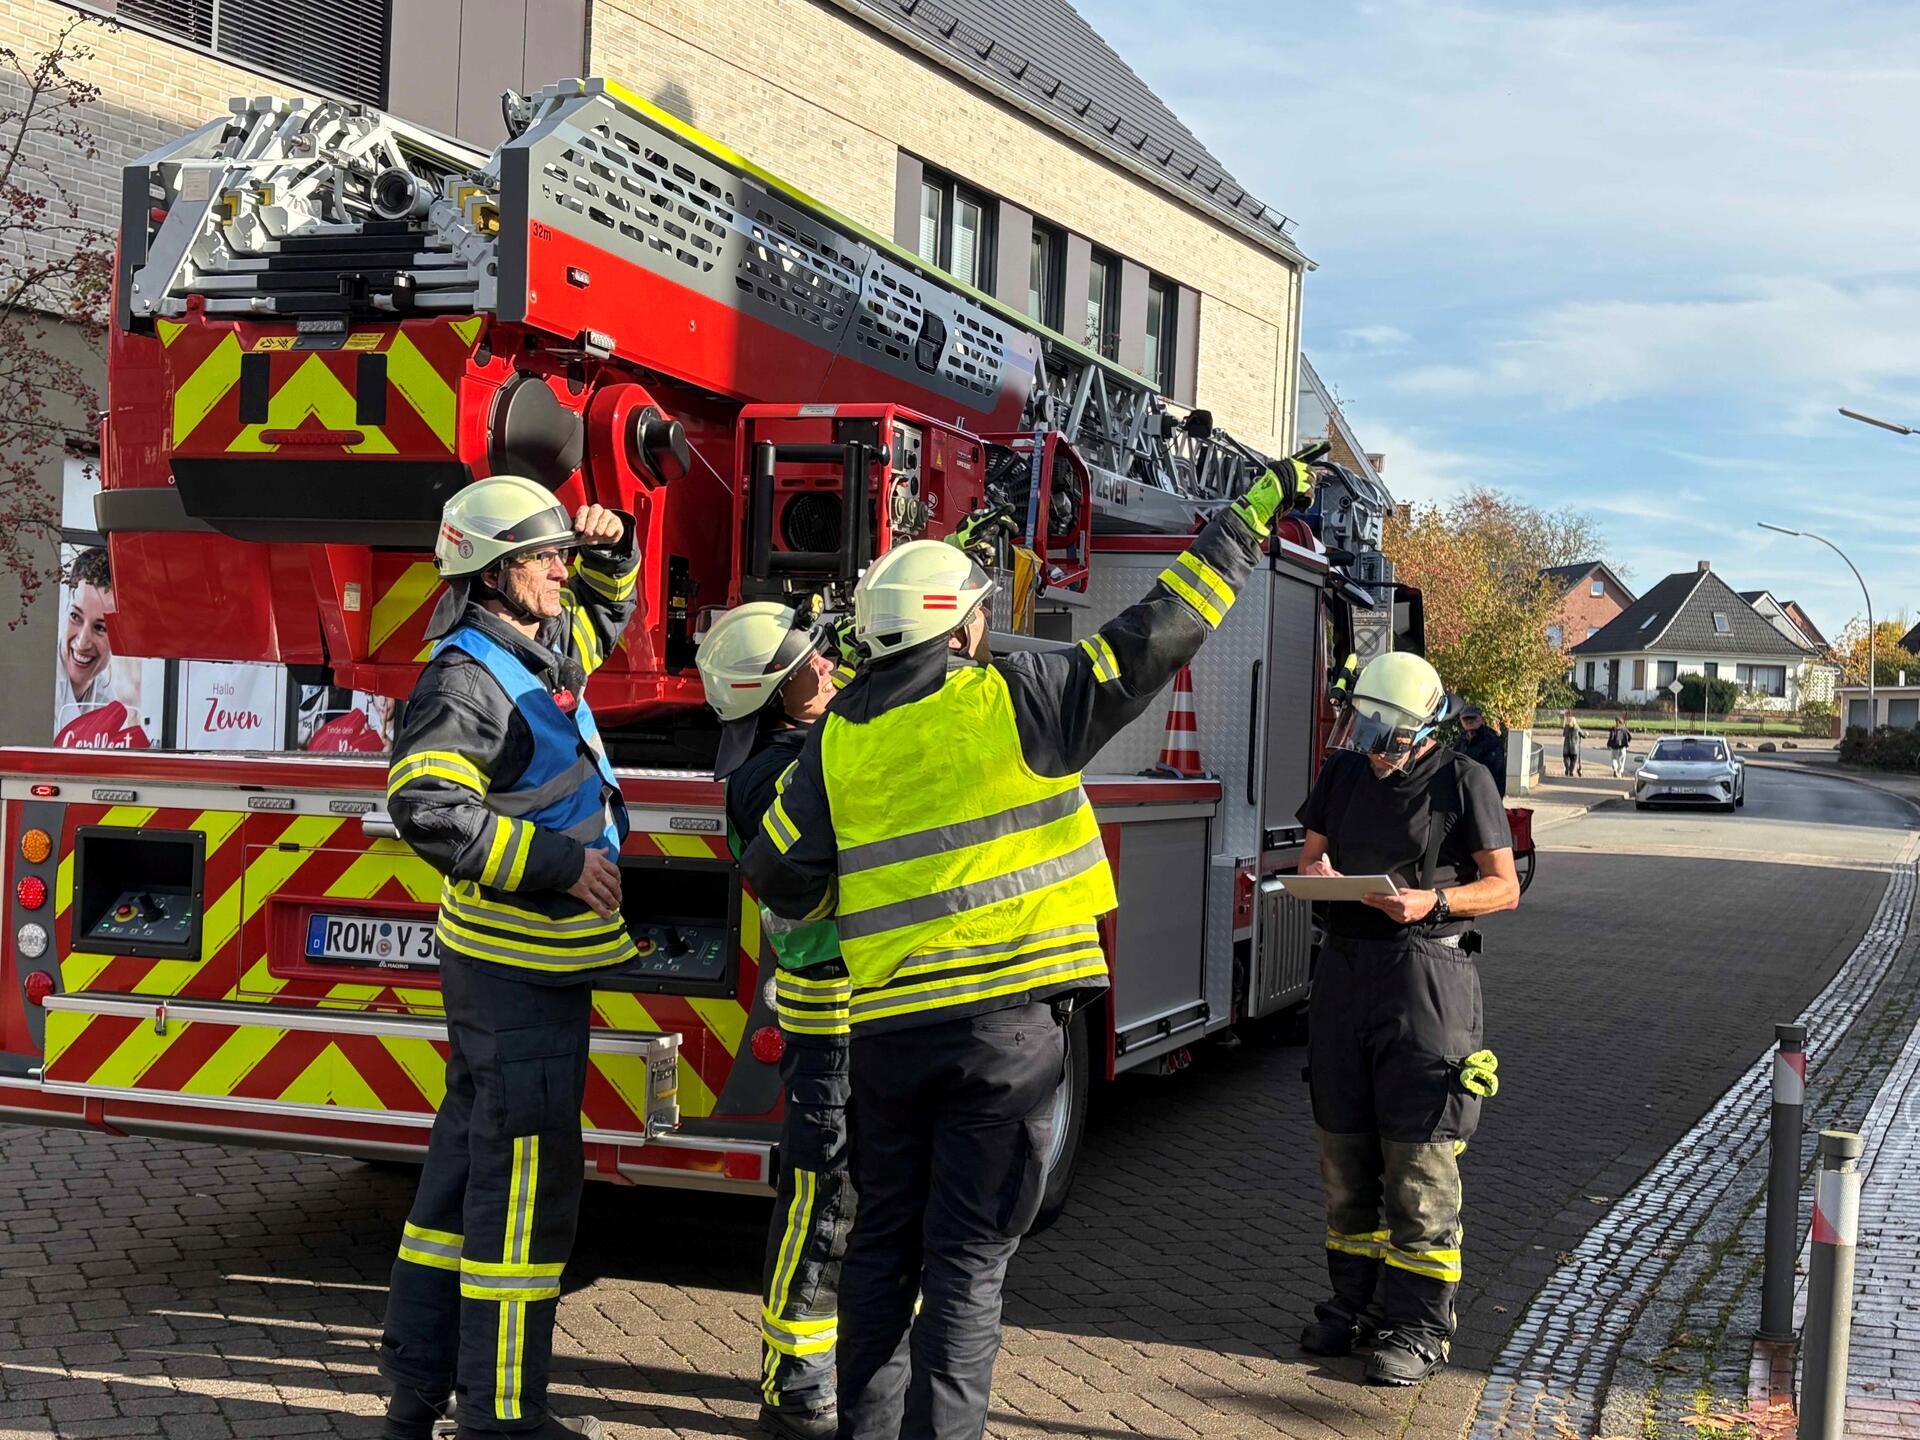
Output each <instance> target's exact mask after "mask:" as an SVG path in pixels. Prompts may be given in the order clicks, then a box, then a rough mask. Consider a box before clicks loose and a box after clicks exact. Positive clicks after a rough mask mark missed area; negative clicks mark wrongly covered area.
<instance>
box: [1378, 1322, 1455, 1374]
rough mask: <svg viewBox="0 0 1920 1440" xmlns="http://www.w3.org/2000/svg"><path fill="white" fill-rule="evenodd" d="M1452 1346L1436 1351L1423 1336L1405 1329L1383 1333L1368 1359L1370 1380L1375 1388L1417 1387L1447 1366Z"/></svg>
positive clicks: (1445, 1343)
mask: <svg viewBox="0 0 1920 1440" xmlns="http://www.w3.org/2000/svg"><path fill="white" fill-rule="evenodd" d="M1449 1348H1450V1347H1449V1346H1448V1344H1447V1342H1446V1341H1444V1340H1442V1341H1441V1342H1440V1343H1439V1345H1438V1347H1437V1348H1436V1347H1435V1345H1434V1343H1433V1342H1432V1341H1431V1340H1429V1339H1428V1338H1427V1337H1426V1336H1424V1335H1409V1334H1408V1333H1407V1332H1406V1331H1404V1330H1382V1331H1381V1332H1380V1336H1379V1339H1378V1340H1377V1341H1376V1342H1375V1344H1374V1349H1373V1354H1372V1355H1371V1356H1369V1357H1368V1359H1367V1380H1368V1382H1369V1383H1371V1384H1374V1385H1418V1384H1419V1383H1420V1382H1421V1381H1422V1380H1425V1379H1426V1378H1427V1377H1428V1376H1429V1375H1432V1374H1433V1373H1434V1372H1435V1371H1437V1370H1439V1369H1440V1368H1441V1367H1442V1366H1443V1365H1445V1364H1446V1363H1447V1351H1448V1349H1449Z"/></svg>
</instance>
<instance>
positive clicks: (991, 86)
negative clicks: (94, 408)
mask: <svg viewBox="0 0 1920 1440" xmlns="http://www.w3.org/2000/svg"><path fill="white" fill-rule="evenodd" d="M76 13H80V14H95V15H101V16H109V17H112V18H114V19H116V20H117V21H118V22H119V26H118V29H117V30H113V31H109V30H106V29H104V28H102V29H95V28H93V27H88V31H89V33H87V34H86V35H85V36H84V37H83V38H84V41H85V43H86V44H87V45H88V46H89V47H90V48H91V49H92V51H93V55H92V57H91V58H90V59H88V60H86V61H84V62H83V63H81V64H78V65H76V66H74V67H73V68H74V69H75V70H76V72H77V73H78V74H79V75H80V76H81V78H83V79H86V80H90V81H92V82H94V83H96V84H98V85H99V87H100V90H101V94H100V98H99V101H98V103H97V104H95V105H93V106H91V107H89V109H88V112H87V114H86V117H85V118H86V120H87V123H89V124H90V126H91V128H92V129H93V131H94V133H95V135H96V137H97V139H98V141H99V145H100V151H101V153H100V155H99V158H98V160H97V161H96V162H95V163H94V164H92V165H91V166H87V167H85V168H84V169H80V168H76V167H75V166H74V165H73V163H72V162H71V161H69V160H67V159H65V158H63V159H62V161H61V163H62V165H63V167H64V168H63V171H62V178H63V179H64V180H65V181H66V182H67V183H68V185H69V187H70V188H71V190H72V191H73V193H75V194H76V195H78V196H80V197H81V198H82V199H83V200H84V202H85V204H86V207H87V210H88V212H89V213H88V218H89V219H90V220H93V221H95V222H97V223H99V224H100V225H101V226H103V227H107V226H111V225H112V223H113V222H114V219H115V217H114V214H113V207H114V204H115V203H116V197H117V195H118V183H119V182H118V168H119V166H120V165H121V164H122V163H123V162H124V161H126V160H127V159H129V158H132V157H134V156H137V155H139V154H141V153H143V152H145V151H147V150H149V149H151V148H153V147H155V146H157V145H158V144H160V143H161V142H162V141H164V140H167V139H171V138H173V137H175V136H178V135H180V134H183V133H185V132H187V131H188V130H191V129H194V128H197V127H198V126H200V125H202V124H205V123H206V122H207V121H208V120H211V119H215V118H218V117H220V116H221V115H223V114H224V113H225V112H226V108H227V101H228V99H229V97H231V96H235V95H257V94H316V93H318V94H333V95H339V96H345V97H348V98H353V99H361V100H365V101H368V102H370V103H373V104H376V105H379V106H382V107H383V108H386V109H388V110H391V111H393V112H394V113H396V114H398V115H400V116H401V117H403V118H405V119H408V120H412V121H414V122H416V123H419V124H423V125H426V126H428V127H430V128H433V129H436V130H439V131H441V132H443V133H445V134H448V135H452V136H456V137H458V138H460V139H463V140H466V141H469V142H471V143H473V144H475V145H479V146H482V147H491V146H492V145H494V144H495V143H497V142H498V141H499V140H500V139H502V138H503V137H504V126H503V122H502V119H501V114H500V94H501V92H502V91H503V90H506V89H509V88H512V89H516V90H521V91H531V90H534V89H538V88H539V87H541V86H542V85H545V84H547V83H549V82H550V81H553V80H556V79H561V78H565V77H570V76H574V75H582V74H593V75H605V76H607V77H609V78H613V79H618V80H620V81H622V82H623V83H625V84H627V85H628V86H630V87H632V88H633V89H635V90H637V91H638V92H639V93H641V94H642V95H644V96H646V97H647V98H649V99H651V100H653V101H654V102H655V103H657V104H659V105H661V106H662V107H663V108H665V109H667V110H669V111H671V112H673V113H674V114H676V115H678V116H679V117H680V118H682V119H684V120H686V121H688V122H690V123H691V124H693V125H695V126H698V127H699V128H700V129H702V130H704V131H706V132H707V133H708V134H710V135H712V136H714V137H715V138H717V139H718V140H720V141H722V142H723V143H725V144H727V145H730V146H732V147H733V148H734V149H736V150H738V151H739V152H741V153H742V154H744V155H746V156H748V157H750V158H751V159H752V160H754V161H755V162H756V163H758V164H760V165H763V166H765V167H766V168H767V169H769V170H771V171H773V172H774V173H776V174H778V175H781V176H782V177H783V178H785V179H787V180H789V181H791V182H792V183H793V184H795V185H797V186H798V187H799V188H800V189H802V190H804V191H806V192H808V193H810V194H814V195H818V196H820V197H821V198H822V199H823V200H825V201H826V202H827V203H829V204H831V205H833V206H834V207H835V208H836V209H838V210H840V211H842V212H843V213H845V214H847V215H849V216H850V217H852V218H853V219H854V220H856V221H859V222H860V223H862V224H864V225H866V226H867V227H869V228H870V229H874V230H878V231H880V232H882V233H884V234H888V235H891V236H892V237H894V238H895V239H896V240H897V241H898V242H899V243H901V244H903V245H905V246H907V247H908V248H910V249H913V250H915V251H917V252H918V253H919V254H921V255H922V256H923V257H925V258H927V259H928V260H929V261H931V262H932V263H935V264H938V265H940V266H942V267H943V268H946V269H948V270H950V271H952V272H953V273H955V274H957V275H959V276H960V277H961V278H962V279H965V280H967V281H969V282H971V283H973V284H975V285H976V286H978V287H979V288H981V289H984V290H988V291H990V292H992V293H993V294H995V295H996V296H998V297H999V298H1000V299H1002V300H1004V301H1006V302H1008V303H1010V304H1013V305H1016V306H1018V307H1019V308H1021V309H1023V310H1026V311H1027V312H1028V313H1029V314H1032V315H1034V316H1035V317H1036V318H1037V319H1039V320H1041V321H1042V322H1043V323H1046V324H1049V325H1051V326H1053V327H1054V328H1056V329H1058V330H1060V331H1061V332H1063V333H1065V334H1067V335H1068V336H1069V337H1070V338H1072V339H1075V340H1085V341H1087V342H1088V343H1090V344H1093V345H1096V346H1097V347H1098V348H1100V349H1102V350H1103V351H1105V352H1106V353H1107V354H1108V356H1109V357H1110V358H1113V359H1115V360H1117V361H1118V362H1119V363H1121V364H1123V365H1125V366H1127V367H1129V368H1130V369H1133V370H1135V371H1137V372H1139V373H1141V374H1143V375H1147V376H1148V377H1150V378H1152V379H1154V380H1155V381H1156V382H1158V385H1159V388H1160V389H1161V390H1162V392H1163V393H1165V394H1166V395H1168V396H1169V397H1170V398H1171V399H1173V400H1174V401H1176V402H1179V403H1183V404H1201V405H1204V406H1205V407H1206V408H1208V409H1209V410H1211V411H1212V412H1213V414H1214V416H1215V418H1216V420H1217V421H1218V423H1220V424H1221V425H1223V426H1224V427H1226V428H1227V429H1228V430H1230V431H1231V432H1232V433H1233V434H1235V435H1236V436H1238V437H1240V438H1242V439H1244V440H1246V441H1247V442H1248V443H1250V444H1252V445H1255V446H1257V447H1260V448H1262V449H1266V450H1269V451H1274V450H1279V449H1283V448H1285V447H1286V445H1287V444H1288V443H1289V441H1290V440H1291V437H1292V435H1293V430H1294V417H1295V407H1296V403H1297V398H1296V397H1297V394H1298V377H1297V368H1296V360H1295V357H1296V356H1297V354H1298V349H1299V345H1298V340H1299V320H1300V304H1299V301H1300V288H1301V281H1302V278H1303V276H1304V274H1305V271H1306V270H1307V268H1309V262H1307V260H1306V259H1305V257H1304V256H1303V255H1302V254H1301V253H1300V251H1299V250H1298V249H1297V248H1296V247H1295V245H1294V243H1293V241H1292V239H1291V238H1290V235H1289V233H1288V226H1287V224H1286V222H1285V221H1284V219H1283V218H1282V217H1281V216H1279V215H1278V214H1276V213H1275V212H1273V211H1272V210H1270V209H1268V208H1267V207H1266V206H1264V205H1263V204H1262V203H1261V202H1260V201H1258V200H1257V199H1255V198H1254V197H1253V196H1251V195H1249V194H1248V193H1247V192H1246V190H1245V189H1244V187H1243V186H1241V185H1240V184H1238V183H1237V182H1236V181H1235V180H1234V179H1233V177H1232V176H1231V175H1230V174H1228V173H1227V171H1226V170H1225V169H1224V167H1223V166H1222V165H1221V164H1220V162H1219V161H1218V160H1216V159H1215V158H1214V157H1213V156H1212V155H1211V154H1210V153H1209V152H1208V150H1207V148H1206V147H1205V145H1204V144H1202V143H1201V141H1200V140H1199V139H1198V138H1197V137H1195V136H1194V135H1193V133H1192V132H1191V131H1189V130H1188V129H1187V128H1186V127H1185V126H1184V125H1183V124H1182V123H1181V122H1180V120H1179V119H1178V118H1177V117H1176V116H1174V115H1173V114H1172V112H1171V111H1169V110H1168V109H1167V107H1166V106H1165V105H1164V104H1162V103H1161V101H1160V100H1159V99H1158V98H1157V97H1156V96H1155V95H1154V94H1153V92H1152V91H1151V90H1150V89H1149V88H1148V87H1147V86H1146V84H1145V83H1144V82H1142V81H1141V80H1140V78H1139V77H1138V76H1137V75H1135V74H1134V73H1133V71H1132V70H1131V69H1130V68H1129V67H1128V66H1127V64H1126V62H1125V61H1124V60H1123V59H1122V58H1121V57H1120V56H1119V55H1117V54H1116V53H1115V52H1114V51H1113V50H1112V49H1111V48H1110V47H1109V46H1108V45H1107V44H1106V43H1105V42H1104V41H1103V40H1102V39H1101V38H1100V37H1099V35H1098V34H1096V33H1095V32H1094V31H1093V30H1092V28H1091V27H1090V26H1088V24H1087V23H1086V21H1085V20H1084V19H1082V18H1081V17H1080V15H1079V14H1078V12H1076V11H1075V10H1074V9H1073V8H1072V6H1071V5H1070V4H1069V3H1067V0H945V3H944V5H941V4H935V3H930V0H918V3H907V0H727V3H724V4H722V3H717V0H649V3H648V4H645V5H641V4H638V3H635V0H486V3H476V0H404V3H396V0H333V3H331V4H328V5H324V6H323V5H318V4H295V5H287V4H269V3H267V0H223V3H222V4H220V5H217V6H213V5H206V4H184V3H181V0H92V3H62V0H0V34H3V35H4V43H6V44H9V45H11V46H13V47H14V48H15V49H16V50H17V51H19V52H20V53H21V54H22V55H23V56H30V55H32V54H33V53H34V52H35V51H37V50H42V49H44V48H45V47H46V46H47V45H48V44H50V43H51V40H52V38H53V36H54V35H55V34H57V32H58V31H59V29H60V27H62V26H63V25H64V24H66V23H67V22H69V21H70V20H71V19H72V18H73V16H74V15H75V14H76ZM85 428H86V427H85V425H84V423H76V424H75V426H74V430H75V439H76V441H77V442H84V439H85V433H84V432H85ZM66 464H67V461H66V459H65V457H63V456H61V455H59V454H50V455H49V457H48V461H47V472H46V473H47V477H48V481H49V484H50V485H57V484H58V483H59V480H60V476H61V474H62V470H63V467H64V466H65V465H66ZM0 598H4V597H0ZM37 608H38V610H39V611H40V612H42V613H39V614H37V615H36V616H35V619H34V622H33V624H32V625H31V626H30V627H29V630H28V633H27V635H26V637H25V639H24V642H23V643H17V644H10V645H9V646H8V652H9V653H8V657H7V659H6V660H5V661H4V662H0V663H4V665H5V669H4V671H0V682H4V683H0V692H3V693H4V697H5V698H4V699H0V740H10V741H44V740H45V739H46V738H47V735H48V731H47V728H46V727H47V722H48V716H49V714H50V711H49V703H48V699H47V691H48V687H49V685H50V684H51V677H50V676H49V675H48V674H47V673H46V666H45V665H44V664H43V663H41V657H44V656H46V655H47V654H48V653H50V651H51V649H52V646H53V643H54V642H53V635H52V628H51V627H52V624H53V617H52V615H51V614H50V613H46V612H48V611H49V610H50V608H51V607H49V606H47V605H44V604H43V605H40V606H39V607H37Z"/></svg>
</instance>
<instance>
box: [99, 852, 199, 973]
mask: <svg viewBox="0 0 1920 1440" xmlns="http://www.w3.org/2000/svg"><path fill="white" fill-rule="evenodd" d="M205 873H206V837H205V836H204V835H202V834H201V833H200V832H199V831H197V830H127V829H121V828H118V827H112V826H102V825H87V826H82V827H81V828H80V829H78V830H76V831H75V832H74V839H73V898H74V920H73V939H72V946H71V948H72V949H73V950H75V951H91V952H93V953H95V954H104V955H151V956H154V957H157V958H160V959H169V960H197V959H199V958H200V927H201V919H202V916H203V914H204V912H205V902H204V899H203V897H202V886H203V883H204V880H205Z"/></svg>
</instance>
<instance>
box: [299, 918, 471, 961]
mask: <svg viewBox="0 0 1920 1440" xmlns="http://www.w3.org/2000/svg"><path fill="white" fill-rule="evenodd" d="M307 959H309V960H344V961H346V962H347V963H348V964H351V965H374V966H378V967H379V968H380V969H383V970H432V969H437V968H438V967H439V961H437V960H436V959H435V958H434V954H433V922H432V921H431V920H383V919H381V918H380V917H379V916H377V915H338V914H329V913H327V912H325V911H318V912H316V913H315V914H313V915H312V916H310V917H309V918H308V920H307Z"/></svg>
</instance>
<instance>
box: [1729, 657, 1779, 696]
mask: <svg viewBox="0 0 1920 1440" xmlns="http://www.w3.org/2000/svg"><path fill="white" fill-rule="evenodd" d="M1733 676H1734V679H1735V680H1736V681H1737V682H1739V685H1740V688H1741V689H1743V690H1751V691H1753V692H1754V693H1755V694H1758V695H1772V696H1775V697H1779V696H1784V695H1785V694H1786V693H1787V667H1786V666H1784V665H1736V666H1735V667H1734V671H1733Z"/></svg>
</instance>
